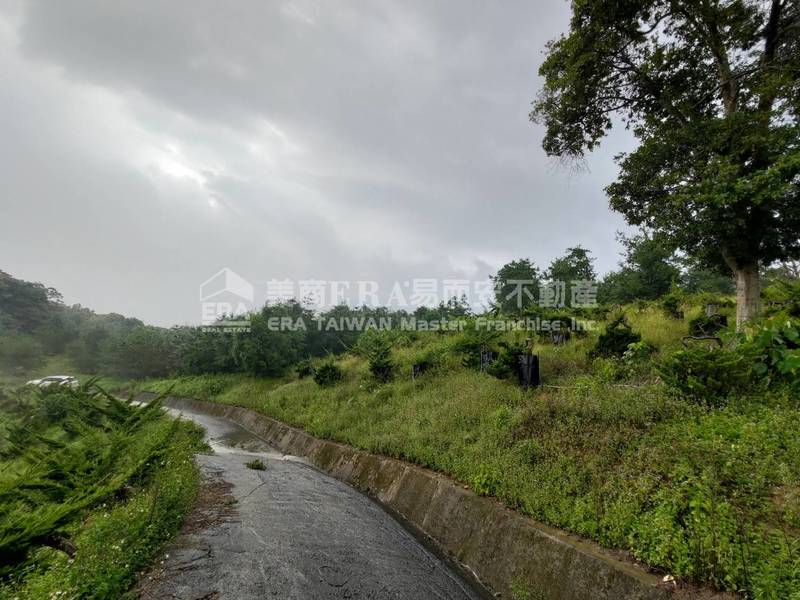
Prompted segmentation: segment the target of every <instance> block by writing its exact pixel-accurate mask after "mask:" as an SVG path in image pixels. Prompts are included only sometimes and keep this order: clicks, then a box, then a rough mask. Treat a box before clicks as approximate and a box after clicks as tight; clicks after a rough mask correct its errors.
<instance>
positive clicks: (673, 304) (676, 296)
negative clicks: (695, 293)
mask: <svg viewBox="0 0 800 600" xmlns="http://www.w3.org/2000/svg"><path fill="white" fill-rule="evenodd" d="M682 300H683V298H682V294H681V293H680V292H679V291H677V290H672V291H671V292H670V293H668V294H666V295H665V296H664V297H663V298H661V308H662V309H663V311H664V314H665V315H667V316H668V317H670V318H671V319H680V318H682V317H683V313H682V312H681V301H682Z"/></svg>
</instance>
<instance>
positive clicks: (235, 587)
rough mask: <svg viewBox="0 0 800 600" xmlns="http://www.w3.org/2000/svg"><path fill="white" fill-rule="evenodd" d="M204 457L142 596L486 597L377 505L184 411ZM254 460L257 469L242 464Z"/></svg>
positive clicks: (218, 422)
mask: <svg viewBox="0 0 800 600" xmlns="http://www.w3.org/2000/svg"><path fill="white" fill-rule="evenodd" d="M182 414H183V416H184V418H190V419H192V420H194V421H196V422H197V423H199V424H200V425H202V426H204V427H205V428H206V431H207V437H208V441H209V444H210V445H211V446H212V448H213V449H214V454H213V455H201V456H199V457H198V462H199V464H200V466H201V469H202V470H203V472H204V474H205V476H206V481H205V483H204V484H203V486H202V489H201V493H200V498H199V502H198V507H197V508H196V509H195V510H194V511H193V513H192V515H190V517H189V519H188V521H187V524H186V526H185V527H184V530H183V531H182V533H181V534H180V536H179V537H178V538H177V540H176V541H175V543H174V544H173V545H172V547H170V548H169V549H168V550H167V551H166V552H165V555H164V556H162V559H163V562H162V563H160V564H158V565H157V566H156V568H154V569H153V571H152V572H151V573H149V574H147V575H146V576H145V577H144V578H143V579H142V582H141V583H140V585H139V588H138V592H139V593H140V595H141V597H142V598H145V599H156V598H158V599H161V598H181V599H184V598H185V599H192V600H199V599H215V598H230V599H236V600H245V599H249V598H259V599H260V598H280V599H287V600H288V599H301V598H302V599H308V600H312V599H313V600H323V599H338V598H353V599H358V598H370V599H400V598H408V599H409V600H412V599H413V600H422V599H427V598H431V599H437V600H455V599H478V598H481V597H485V596H483V595H481V594H479V593H478V592H476V591H474V589H473V588H472V587H471V586H470V585H469V584H468V583H467V582H466V581H465V580H464V579H463V578H462V577H461V576H460V575H459V574H458V573H457V572H456V571H455V570H453V569H452V568H451V566H449V565H448V564H447V563H446V562H444V561H442V560H441V559H439V558H438V557H437V556H435V555H434V554H432V553H431V552H430V551H429V550H428V549H426V548H425V547H424V546H423V545H422V544H421V543H420V542H419V541H418V540H417V539H416V538H414V536H412V535H411V534H410V533H409V532H408V531H406V530H405V529H404V528H403V527H402V526H401V525H400V524H399V523H398V522H397V521H395V520H394V519H393V518H392V517H390V516H389V515H388V514H387V513H386V512H384V511H383V510H382V509H381V508H380V507H379V506H378V505H377V504H375V503H374V502H373V501H372V500H370V499H369V498H367V497H366V496H364V495H362V494H360V493H359V492H357V491H356V490H354V489H353V488H351V487H349V486H347V485H346V484H344V483H342V482H340V481H337V480H335V479H333V478H331V477H329V476H327V475H325V474H323V473H321V472H319V471H317V470H316V469H314V468H313V467H311V466H309V465H307V464H305V463H304V462H303V461H301V460H300V459H296V458H292V457H287V456H284V455H282V454H280V453H278V452H277V451H276V450H274V449H273V448H271V447H270V446H268V445H267V444H266V442H264V441H263V440H261V439H260V438H258V437H256V436H255V435H253V434H251V433H249V432H247V431H246V430H244V429H242V428H241V427H239V426H238V425H236V424H234V423H231V422H229V421H227V420H225V419H220V418H218V417H213V416H208V415H203V414H197V413H188V412H186V411H183V413H182ZM254 458H260V459H261V460H262V461H263V462H264V464H265V465H266V469H265V470H263V471H259V470H253V469H249V468H247V467H246V466H245V463H247V462H248V461H251V460H253V459H254Z"/></svg>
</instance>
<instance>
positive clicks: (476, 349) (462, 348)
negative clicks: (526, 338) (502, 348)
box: [453, 324, 500, 369]
mask: <svg viewBox="0 0 800 600" xmlns="http://www.w3.org/2000/svg"><path fill="white" fill-rule="evenodd" d="M499 336H500V333H499V332H497V331H492V330H490V329H484V328H478V327H475V326H474V324H473V325H472V326H470V327H467V328H466V329H464V332H463V333H462V334H461V336H460V337H458V338H457V339H456V341H455V342H454V343H453V351H454V352H456V353H457V354H461V355H462V357H461V363H462V364H463V365H464V366H465V367H467V368H470V369H479V368H480V366H481V352H482V351H484V350H490V351H496V349H497V348H496V343H495V342H496V340H497V338H498V337H499Z"/></svg>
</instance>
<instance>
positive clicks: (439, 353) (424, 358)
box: [412, 347, 444, 374]
mask: <svg viewBox="0 0 800 600" xmlns="http://www.w3.org/2000/svg"><path fill="white" fill-rule="evenodd" d="M443 363H444V350H443V349H442V348H438V347H433V348H427V349H425V350H422V351H420V352H417V353H416V354H415V355H414V357H413V358H412V364H413V365H416V366H417V367H418V369H419V373H420V374H422V373H427V372H429V371H434V370H436V369H438V368H439V367H441V366H442V364H443Z"/></svg>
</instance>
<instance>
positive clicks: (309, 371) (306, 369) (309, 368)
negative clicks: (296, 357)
mask: <svg viewBox="0 0 800 600" xmlns="http://www.w3.org/2000/svg"><path fill="white" fill-rule="evenodd" d="M294 370H295V372H296V373H297V376H298V377H299V378H300V379H304V378H306V377H311V376H312V375H313V374H314V365H313V364H311V360H310V359H308V358H306V359H303V360H301V361H300V362H298V363H297V364H296V365H295V367H294Z"/></svg>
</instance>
